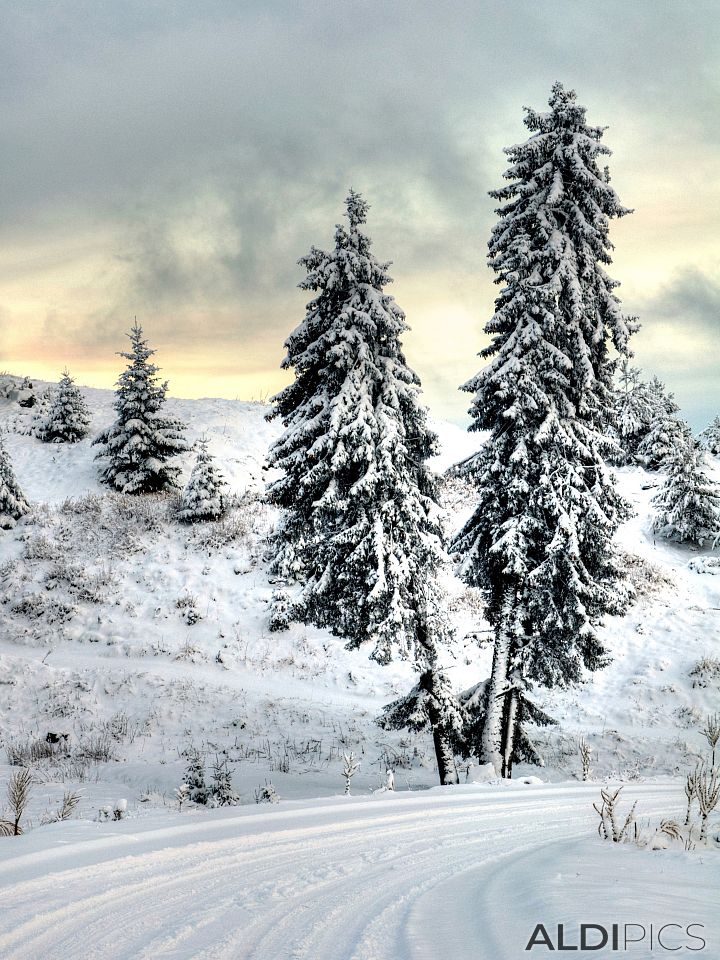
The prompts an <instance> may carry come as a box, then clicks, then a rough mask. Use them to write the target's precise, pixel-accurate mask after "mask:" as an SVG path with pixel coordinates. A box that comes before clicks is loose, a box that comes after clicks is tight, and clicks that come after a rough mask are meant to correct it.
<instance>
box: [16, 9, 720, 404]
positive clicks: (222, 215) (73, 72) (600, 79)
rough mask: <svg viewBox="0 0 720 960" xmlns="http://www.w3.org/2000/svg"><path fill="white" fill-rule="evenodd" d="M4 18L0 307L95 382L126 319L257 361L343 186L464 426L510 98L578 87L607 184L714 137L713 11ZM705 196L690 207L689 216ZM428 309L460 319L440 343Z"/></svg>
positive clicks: (705, 206)
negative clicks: (364, 210)
mask: <svg viewBox="0 0 720 960" xmlns="http://www.w3.org/2000/svg"><path fill="white" fill-rule="evenodd" d="M0 3H2V6H3V8H4V9H3V25H4V29H3V32H2V35H1V36H0V80H2V83H0V105H1V106H2V111H3V129H2V135H3V140H4V144H3V152H2V161H1V162H2V165H3V169H2V177H3V185H4V189H3V191H2V194H1V195H0V249H2V253H3V259H4V260H5V262H6V263H8V264H11V266H10V267H8V268H6V270H4V271H0V302H1V303H2V304H3V309H4V311H5V314H4V317H5V320H6V324H7V325H10V326H12V327H13V330H11V331H10V333H9V334H6V336H5V340H10V341H11V345H12V347H13V349H14V350H15V355H18V356H19V355H20V354H19V353H18V350H19V349H20V347H21V346H22V344H24V349H25V352H26V353H32V352H33V351H34V352H36V353H39V352H40V351H45V354H46V355H47V354H48V353H49V352H51V351H53V350H54V351H56V352H58V351H60V350H61V348H62V349H65V344H66V343H67V342H68V341H70V340H72V341H73V343H74V344H75V345H76V349H77V350H78V351H80V352H82V353H83V355H86V356H88V358H89V357H90V356H91V355H92V354H93V351H94V352H95V355H96V356H97V357H98V363H99V362H100V360H99V358H100V356H101V355H102V357H105V356H106V355H107V352H108V350H109V349H110V348H111V347H112V348H113V349H117V346H113V345H116V344H117V343H118V340H120V342H122V341H121V336H122V331H123V330H124V329H125V328H126V326H127V324H128V323H129V322H130V321H131V319H132V317H133V316H135V315H138V317H139V318H141V319H143V322H145V323H146V325H147V326H148V328H149V329H153V330H154V331H155V333H156V335H157V336H158V337H159V338H161V339H163V340H165V341H166V342H167V343H172V344H174V346H175V348H176V349H177V352H178V356H179V355H180V353H181V352H182V351H183V350H185V351H186V353H187V355H188V356H192V353H191V351H192V349H194V348H195V347H196V346H197V344H198V342H199V341H200V340H201V339H203V340H204V341H205V342H207V343H208V344H215V349H216V351H217V357H218V362H220V361H221V360H222V361H223V362H224V361H225V355H226V354H225V351H226V348H227V346H228V344H229V345H230V346H231V348H232V349H233V350H236V351H237V357H238V364H239V367H242V364H243V362H244V361H243V357H248V358H252V359H251V360H250V359H248V361H247V362H252V363H253V364H255V365H256V366H257V364H258V362H259V361H258V358H259V357H260V356H266V357H267V358H268V360H267V362H268V364H269V365H272V363H275V362H279V359H280V357H281V355H282V341H283V339H284V337H285V336H286V334H287V333H288V332H289V330H290V329H292V327H293V326H295V324H296V323H297V322H298V321H299V320H300V319H301V316H302V308H303V303H304V300H305V299H306V297H305V295H304V294H302V293H300V292H298V291H297V290H296V284H297V282H298V281H299V280H300V279H301V275H302V274H301V271H300V270H299V268H298V267H297V264H296V261H297V259H298V257H300V256H302V255H303V254H304V253H305V252H306V251H307V250H308V248H309V247H310V245H311V244H316V245H318V246H328V245H330V244H331V243H332V237H333V227H334V224H335V223H336V222H338V221H339V219H340V218H341V216H342V201H343V198H344V196H345V194H346V192H347V189H348V187H349V186H351V185H352V186H353V187H355V188H356V189H358V190H360V191H362V192H363V193H364V194H365V196H366V197H367V199H368V200H369V201H370V203H371V204H372V208H371V211H370V220H369V232H370V234H371V236H372V237H373V239H374V242H375V251H376V252H377V254H378V256H380V257H382V258H384V259H385V258H387V259H392V260H393V261H394V265H393V268H392V270H391V273H392V274H393V275H394V276H395V278H396V281H397V282H396V285H395V287H394V289H393V293H394V294H395V295H396V296H397V299H398V302H399V303H400V304H401V306H403V308H405V309H406V310H407V312H408V320H409V322H410V324H411V325H412V326H414V327H415V331H416V332H414V333H413V336H412V337H411V338H410V340H409V345H410V346H412V347H413V349H414V350H415V351H416V354H417V357H418V361H419V362H415V361H414V358H413V356H410V355H409V360H410V362H411V364H412V365H414V366H417V367H418V368H420V367H423V368H424V369H423V371H422V372H423V373H425V375H426V379H427V382H428V399H429V401H430V402H431V403H433V404H437V405H441V406H442V409H443V410H446V411H449V412H450V413H451V412H452V410H457V417H458V418H462V417H464V411H465V408H466V406H467V399H466V397H464V396H462V395H460V394H458V393H457V389H456V386H457V383H459V382H461V381H462V380H464V379H466V378H467V376H468V375H470V373H472V371H473V366H474V364H475V358H474V354H475V353H476V352H477V349H479V346H480V345H481V341H482V334H481V328H482V325H483V323H484V322H485V320H486V319H487V311H488V309H489V307H488V304H489V303H490V302H491V300H492V295H493V292H494V291H493V287H492V277H491V274H490V272H489V271H488V269H487V267H486V265H485V252H486V242H487V238H488V236H489V232H490V228H491V225H492V223H493V222H494V219H495V218H494V213H493V207H494V202H493V201H491V200H490V199H489V197H488V196H487V191H488V190H489V189H491V188H493V187H497V186H499V185H500V183H501V176H502V171H503V170H504V168H505V159H504V157H503V154H502V147H503V146H505V145H507V144H509V143H513V142H516V141H518V140H521V139H523V138H524V136H525V133H526V131H525V128H524V127H523V125H522V116H523V114H522V104H524V103H528V104H531V105H533V106H535V107H542V105H543V104H544V102H545V101H546V99H547V96H548V93H549V89H550V86H551V84H552V82H553V81H554V80H555V79H562V80H564V81H565V82H566V83H567V84H568V85H573V86H575V87H576V88H577V89H578V92H579V94H580V98H581V100H582V101H583V102H585V103H587V104H588V107H589V119H590V120H591V122H596V123H600V124H604V123H609V124H610V125H611V129H610V131H609V132H608V137H607V138H608V142H609V143H610V145H611V146H612V147H613V148H614V149H615V150H616V156H615V157H614V158H613V159H612V169H613V172H615V171H616V170H617V171H619V176H618V181H619V182H620V183H621V184H622V183H623V182H628V183H632V182H634V181H633V179H632V178H633V177H636V178H638V177H640V178H644V180H645V181H646V182H651V183H652V182H654V178H655V177H660V176H662V174H663V172H664V171H665V170H667V169H668V165H669V159H673V160H674V162H676V164H678V166H676V167H675V168H673V175H674V176H676V177H677V178H678V179H680V180H681V181H682V182H684V179H683V178H684V177H686V175H687V174H688V171H690V172H691V169H692V163H693V156H692V151H691V150H690V151H689V149H688V145H692V144H693V143H694V142H700V141H701V142H702V143H703V144H704V145H705V146H707V145H708V144H710V145H712V144H713V143H716V142H717V136H718V134H717V132H716V131H717V125H716V123H715V115H716V109H717V100H718V85H719V79H718V76H717V72H716V71H715V69H714V67H715V64H716V62H717V48H718V36H719V34H718V19H717V16H716V10H715V4H714V3H713V2H712V0H696V3H695V4H694V5H693V16H692V17H688V15H687V10H686V9H684V8H683V6H682V5H677V6H673V5H671V4H665V5H663V6H662V10H661V11H660V10H658V8H657V5H653V4H627V3H626V2H625V0H622V2H621V0H609V2H607V3H606V4H603V5H602V6H601V7H598V6H596V5H595V4H591V3H589V2H571V0H545V2H543V3H542V4H534V3H531V2H529V0H508V2H506V3H504V4H499V3H497V2H496V0H480V2H478V0H472V2H471V0H456V2H453V3H437V2H431V0H396V2H393V3H391V4H388V3H387V2H385V0H382V2H381V0H358V2H356V3H349V2H338V0H313V2H311V3H306V4H298V3H296V2H294V0H292V2H291V0H285V2H282V0H280V2H278V3H273V4H268V3H266V2H260V0H256V2H251V0H247V2H243V3H241V4H238V3H237V2H235V0H207V2H206V3H203V4H197V3H196V2H192V3H191V2H190V0H159V2H157V3H146V2H144V0H143V2H141V0H126V2H124V3H123V4H98V3H95V2H92V0H72V2H70V3H65V4H54V5H52V10H51V11H50V9H49V8H48V6H47V5H45V4H36V3H33V2H29V3H24V4H11V3H10V2H9V0H0ZM639 50H642V55H641V56H640V55H638V51H639ZM681 164H685V165H686V166H682V165H681ZM707 189H708V190H710V186H709V181H708V186H707ZM711 199H712V197H711V195H710V194H708V195H707V196H705V197H700V196H699V194H698V192H697V191H696V192H695V193H693V194H692V196H690V195H688V199H687V203H688V204H689V205H692V204H695V206H696V207H698V208H702V210H701V212H702V214H703V216H705V217H707V216H709V215H710V214H709V211H710V210H711V209H712V202H710V201H711ZM623 200H625V202H627V203H628V204H630V205H633V203H634V202H635V198H633V197H632V196H626V195H625V193H624V192H623ZM683 200H684V198H683ZM643 216H645V217H646V220H645V221H643V219H642V218H643ZM630 219H632V220H636V219H637V220H638V222H640V223H642V222H644V223H645V225H646V226H645V228H646V229H647V214H643V212H642V211H640V210H639V211H638V214H637V215H636V217H634V218H630ZM624 229H626V228H624ZM630 229H634V227H632V226H631V227H630ZM697 242H698V243H701V242H702V238H701V237H698V240H697ZM683 256H687V252H686V251H683ZM620 279H622V277H620ZM687 292H688V291H686V293H687ZM690 292H692V291H690ZM636 299H637V297H636ZM686 299H687V298H686ZM426 300H429V301H431V302H432V303H433V310H434V311H435V312H434V314H433V315H434V316H442V306H441V305H442V302H443V301H445V302H446V303H447V305H448V311H447V312H448V314H449V315H455V314H456V313H457V310H458V309H459V308H462V310H463V311H464V319H463V321H462V324H459V321H458V324H457V325H456V326H455V327H451V328H450V332H451V335H447V331H446V330H445V329H443V334H444V335H443V336H442V337H440V338H438V334H439V330H438V328H437V326H433V325H432V324H430V323H427V324H426V323H425V322H424V320H423V316H424V314H423V312H422V311H423V304H424V302H425V301H426ZM668 303H669V302H668ZM653 309H657V311H658V313H657V317H658V319H660V318H661V317H662V316H664V315H663V314H662V312H661V310H662V308H661V306H660V304H659V302H658V305H657V306H656V308H655V307H654V308H653ZM698 309H700V307H698ZM412 311H414V312H415V313H416V314H420V322H418V323H417V324H415V323H414V316H413V312H412ZM473 312H474V313H475V314H476V316H477V323H476V329H477V332H476V336H475V337H474V339H475V340H476V341H477V343H474V342H472V341H473V333H472V330H471V326H472V322H471V320H470V319H469V317H471V316H472V314H473ZM46 318H49V319H46ZM647 322H648V324H650V322H651V320H650V319H648V321H647ZM698 322H699V321H698ZM703 329H704V328H703ZM238 347H242V349H238ZM8 348H9V347H8V346H7V345H4V349H8ZM435 356H436V361H435V362H430V360H429V359H428V358H432V357H435ZM204 362H205V361H204Z"/></svg>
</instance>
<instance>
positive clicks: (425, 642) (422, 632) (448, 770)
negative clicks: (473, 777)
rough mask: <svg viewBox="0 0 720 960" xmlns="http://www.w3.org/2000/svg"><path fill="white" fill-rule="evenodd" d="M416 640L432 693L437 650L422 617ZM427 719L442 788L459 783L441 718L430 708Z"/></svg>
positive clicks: (453, 758)
mask: <svg viewBox="0 0 720 960" xmlns="http://www.w3.org/2000/svg"><path fill="white" fill-rule="evenodd" d="M417 639H418V644H419V645H420V646H421V647H422V649H423V651H424V653H425V660H426V663H427V671H426V672H425V676H426V677H427V681H428V689H429V690H430V691H432V690H433V689H434V686H435V684H434V677H435V670H436V666H437V650H436V649H435V644H434V642H433V640H432V639H431V637H430V635H429V633H428V628H427V621H426V620H425V617H424V616H421V617H418V622H417ZM428 719H429V721H430V726H431V727H432V734H433V745H434V747H435V760H436V762H437V768H438V775H439V777H440V783H441V784H442V786H449V785H451V784H455V783H459V782H460V778H459V777H458V772H457V766H456V764H455V754H454V753H453V749H452V747H451V746H450V738H449V737H448V736H447V734H446V733H444V732H443V729H442V718H441V717H440V716H439V715H438V713H437V711H436V710H434V709H433V708H432V707H430V708H429V709H428Z"/></svg>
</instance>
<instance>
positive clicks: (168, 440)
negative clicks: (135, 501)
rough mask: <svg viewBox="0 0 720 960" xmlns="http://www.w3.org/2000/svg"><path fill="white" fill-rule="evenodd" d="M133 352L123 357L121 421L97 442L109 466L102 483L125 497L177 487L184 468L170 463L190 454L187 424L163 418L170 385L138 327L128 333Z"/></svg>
mask: <svg viewBox="0 0 720 960" xmlns="http://www.w3.org/2000/svg"><path fill="white" fill-rule="evenodd" d="M128 336H129V337H130V342H131V344H132V349H131V351H130V352H129V353H124V352H121V353H120V354H119V355H120V356H121V357H125V359H126V360H129V361H130V362H129V364H128V366H127V369H126V370H124V371H123V372H122V373H121V374H120V378H119V380H118V383H117V392H116V400H115V410H116V412H117V420H116V421H115V423H113V424H112V426H111V427H108V429H107V430H104V431H103V432H102V433H101V434H100V436H98V437H96V438H95V440H93V443H95V444H101V445H102V446H103V448H104V449H103V450H101V451H100V453H98V454H97V458H103V459H104V460H105V461H106V465H105V467H104V469H103V470H102V472H101V475H100V477H101V479H102V480H103V481H104V482H105V483H107V484H109V485H110V486H112V487H115V489H116V490H120V491H122V492H123V493H153V492H155V491H158V490H163V489H165V488H167V487H174V486H176V485H177V483H176V481H177V476H178V474H179V472H180V468H179V467H176V466H174V465H172V464H170V463H169V462H168V461H169V460H170V459H171V458H172V457H174V456H175V455H176V454H178V453H183V452H184V451H186V450H189V446H188V444H187V442H186V440H185V439H184V437H183V431H184V429H185V425H184V424H183V423H181V422H180V421H179V420H172V419H169V418H167V417H164V416H163V415H162V408H163V406H164V404H165V395H166V393H167V388H168V385H167V382H165V383H162V384H161V383H159V382H158V378H157V376H156V374H157V372H158V367H156V366H155V364H154V363H150V362H149V360H150V357H152V355H153V354H154V353H155V351H154V350H151V349H150V347H148V345H147V340H146V339H145V338H144V337H143V332H142V327H140V326H138V324H137V323H135V325H134V326H133V328H132V330H131V332H130V333H129V334H128Z"/></svg>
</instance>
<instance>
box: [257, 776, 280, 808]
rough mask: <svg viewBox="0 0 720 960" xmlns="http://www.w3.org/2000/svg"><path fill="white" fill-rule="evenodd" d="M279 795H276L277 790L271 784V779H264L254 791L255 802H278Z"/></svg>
mask: <svg viewBox="0 0 720 960" xmlns="http://www.w3.org/2000/svg"><path fill="white" fill-rule="evenodd" d="M279 802H280V797H279V796H278V793H277V790H276V789H275V787H274V786H273V783H272V781H271V780H266V781H265V783H264V784H263V785H262V786H260V787H258V788H257V790H256V791H255V803H279Z"/></svg>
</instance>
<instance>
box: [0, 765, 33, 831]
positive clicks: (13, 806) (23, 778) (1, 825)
mask: <svg viewBox="0 0 720 960" xmlns="http://www.w3.org/2000/svg"><path fill="white" fill-rule="evenodd" d="M32 783H33V777H32V774H31V773H30V771H29V770H27V769H25V770H17V771H16V772H15V773H13V774H12V775H11V776H10V780H9V781H8V786H7V799H8V806H9V807H10V814H11V819H10V820H0V836H5V837H11V836H14V837H18V836H20V834H21V833H22V832H23V831H22V827H21V826H20V821H21V820H22V818H23V815H24V813H25V808H26V807H27V805H28V803H29V801H30V790H31V788H32Z"/></svg>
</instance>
